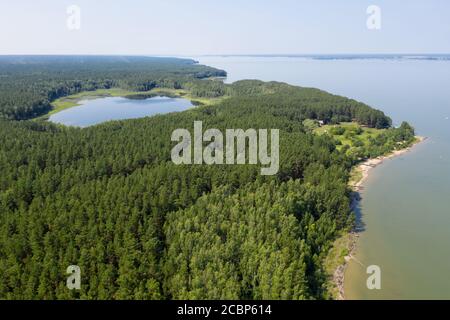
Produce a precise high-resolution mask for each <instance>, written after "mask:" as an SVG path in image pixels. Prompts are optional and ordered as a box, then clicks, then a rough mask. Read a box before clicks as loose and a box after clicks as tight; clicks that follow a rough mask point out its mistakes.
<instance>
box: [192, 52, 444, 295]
mask: <svg viewBox="0 0 450 320" xmlns="http://www.w3.org/2000/svg"><path fill="white" fill-rule="evenodd" d="M196 59H197V60H199V61H200V63H201V64H206V65H209V66H213V67H218V68H221V69H224V70H226V71H227V72H228V78H227V82H234V81H237V80H241V79H260V80H265V81H271V80H276V81H283V82H287V83H290V84H294V85H300V86H306V87H316V88H320V89H323V90H326V91H328V92H331V93H335V94H340V95H344V96H347V97H351V98H354V99H357V100H359V101H362V102H365V103H367V104H369V105H370V106H373V107H375V108H377V109H381V110H383V111H385V112H386V113H387V114H388V115H389V116H391V117H392V118H393V120H394V123H395V124H399V123H400V122H401V121H402V120H406V121H408V122H410V123H411V124H412V125H414V126H415V128H416V131H417V134H419V135H422V136H426V137H428V138H429V139H428V140H427V141H426V142H424V143H422V144H421V145H418V146H417V147H415V148H414V149H413V151H412V152H410V153H407V154H404V155H402V156H400V157H397V158H394V159H392V160H388V161H386V162H385V163H383V164H382V165H381V166H379V167H377V168H375V169H374V170H372V171H371V174H370V177H369V179H368V180H367V181H366V183H365V188H364V191H363V192H362V202H361V204H360V206H361V213H362V222H363V223H364V231H363V232H361V234H360V238H359V240H358V245H357V251H356V259H357V260H358V262H356V260H352V261H351V263H350V265H349V267H348V268H347V271H346V274H345V293H346V298H348V299H450V277H449V276H448V274H449V273H450V195H449V193H450V120H449V117H450V90H449V84H450V61H448V60H447V61H445V60H443V61H442V60H429V59H412V58H401V59H398V58H395V59H393V58H389V57H387V58H382V57H380V58H376V59H366V58H364V59H341V58H339V59H313V58H305V57H233V56H231V57H230V56H228V57H196ZM369 265H377V266H379V267H380V268H381V290H368V289H367V287H366V280H367V277H368V275H367V274H366V267H367V266H369Z"/></svg>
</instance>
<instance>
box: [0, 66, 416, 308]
mask: <svg viewBox="0 0 450 320" xmlns="http://www.w3.org/2000/svg"><path fill="white" fill-rule="evenodd" d="M4 59H6V58H4ZM8 59H9V60H7V61H6V62H5V61H2V60H1V59H0V65H1V67H0V79H3V80H1V83H0V112H1V113H2V114H3V116H4V119H0V139H1V143H0V172H1V175H0V298H2V299H75V298H81V299H220V298H222V299H327V298H331V297H330V295H329V293H328V292H327V290H326V282H327V281H328V279H327V275H326V274H325V271H324V268H323V259H324V257H325V256H326V255H327V252H328V250H329V248H330V246H331V244H332V242H333V241H334V239H335V238H336V236H337V235H338V234H339V232H340V231H342V230H345V229H348V228H350V227H352V224H353V222H354V215H353V213H352V211H351V208H350V190H349V187H348V180H349V172H350V169H351V167H352V165H354V164H355V162H356V161H358V160H359V158H360V157H361V154H358V155H353V154H351V153H350V152H348V151H349V150H347V149H344V150H343V149H342V148H339V146H338V143H337V140H336V138H335V137H334V136H333V135H328V134H322V135H318V134H315V133H314V132H313V131H311V130H309V129H308V127H307V126H306V125H305V120H307V119H316V120H322V121H324V122H325V123H330V124H333V123H339V122H341V121H352V120H353V121H357V122H358V123H360V124H361V125H365V126H368V127H373V128H385V129H386V130H384V135H383V138H380V139H384V140H380V141H379V143H380V144H382V145H385V146H388V147H387V148H378V149H374V151H373V153H377V152H378V153H379V154H382V153H384V152H386V151H389V150H387V149H392V148H395V147H396V146H398V145H399V144H400V143H403V142H404V141H405V140H410V138H411V136H414V129H413V128H412V127H410V126H409V125H407V124H404V125H402V126H401V127H400V128H397V129H396V128H391V120H390V119H389V118H388V117H387V116H385V115H384V114H383V113H382V112H381V111H377V110H374V109H372V108H370V107H368V106H366V105H364V104H362V103H359V102H356V101H354V100H351V99H347V98H344V97H339V96H335V95H331V94H328V93H326V92H323V91H320V90H317V89H309V88H300V87H294V86H289V85H286V84H282V83H275V82H270V83H264V82H260V81H240V82H236V83H234V84H231V85H227V84H224V83H222V82H220V81H216V80H201V79H202V78H205V77H209V76H217V75H223V71H220V70H216V69H213V68H208V67H204V66H200V65H197V64H193V63H192V62H190V61H186V60H179V61H178V60H170V59H169V60H165V59H161V60H158V59H156V58H151V61H139V58H135V59H137V60H136V61H134V62H133V63H130V62H129V61H123V62H120V61H117V59H118V58H117V57H116V58H114V59H112V61H109V59H110V58H105V57H103V58H94V57H92V58H90V59H88V60H90V61H89V62H86V60H84V59H86V58H83V59H81V58H72V59H70V58H55V57H53V58H50V57H45V58H34V59H29V60H27V59H25V58H24V59H25V60H26V61H22V60H21V59H19V57H14V59H13V58H8ZM11 59H12V60H11ZM48 59H49V60H48ZM52 59H56V61H54V62H51V61H53V60H52ZM59 59H61V61H60V60H59ZM67 59H68V60H69V61H67ZM79 59H81V62H80V61H79ZM124 59H125V58H124ZM144 60H145V59H144ZM12 61H13V62H12ZM135 64H136V65H135ZM141 64H143V65H141ZM150 65H151V67H150ZM145 66H148V68H147V69H146V68H145ZM5 78H8V81H7V80H5ZM75 84H77V85H75ZM91 85H92V86H91ZM108 86H109V87H111V86H117V87H122V88H125V87H128V88H132V89H134V90H136V91H146V90H148V89H151V88H153V87H168V88H177V87H179V88H183V89H186V90H189V91H190V92H191V93H192V95H193V96H198V97H224V99H222V100H220V102H218V103H216V104H213V105H203V106H202V105H201V106H198V107H196V108H193V109H190V110H188V111H185V112H180V113H172V114H166V115H158V116H154V117H148V118H142V119H136V120H127V121H114V122H108V123H104V124H100V125H96V126H92V127H88V128H84V129H80V128H74V127H64V126H57V125H54V124H51V123H47V122H44V121H36V120H25V121H17V120H19V119H27V118H31V117H33V116H36V115H39V114H42V113H43V112H45V111H48V110H49V108H50V107H51V106H50V104H49V103H50V102H51V101H52V100H53V99H55V98H56V97H59V96H63V95H67V94H70V93H72V92H78V91H82V90H91V89H95V88H102V87H108ZM58 88H59V90H60V91H59V90H58ZM194 121H203V124H204V127H205V129H206V128H219V129H222V130H223V129H225V128H242V129H247V128H255V129H258V128H268V129H270V128H275V129H280V171H279V173H278V174H277V175H276V176H261V175H260V174H259V168H258V166H254V165H235V166H230V165H228V166H227V165H214V166H206V165H192V166H190V165H189V166H188V165H182V166H176V165H174V164H173V163H172V162H171V159H170V151H171V148H172V147H173V143H172V142H171V139H170V137H171V133H172V131H173V130H174V129H176V128H192V126H193V123H194ZM310 121H311V120H310ZM373 155H374V154H371V156H373ZM69 265H78V266H80V267H81V272H82V274H81V279H82V281H81V290H79V291H78V290H73V291H71V290H68V289H67V287H66V278H67V275H66V273H65V271H66V268H67V267H68V266H69Z"/></svg>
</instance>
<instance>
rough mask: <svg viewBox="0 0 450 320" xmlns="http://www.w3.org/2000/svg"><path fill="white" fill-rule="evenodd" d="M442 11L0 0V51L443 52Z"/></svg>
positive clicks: (292, 2) (187, 1)
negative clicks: (372, 18) (374, 13)
mask: <svg viewBox="0 0 450 320" xmlns="http://www.w3.org/2000/svg"><path fill="white" fill-rule="evenodd" d="M71 5H76V6H77V7H79V8H80V10H81V14H80V18H81V20H80V22H81V24H80V27H81V28H80V29H79V30H70V29H69V28H68V27H67V20H68V18H69V14H68V13H67V9H68V7H70V6H71ZM370 5H376V6H378V7H379V8H380V9H381V29H379V30H370V29H368V28H367V25H366V22H367V19H368V17H369V15H368V14H367V12H366V10H367V8H368V7H369V6H370ZM449 15H450V2H448V1H446V0H410V1H408V3H407V4H406V3H405V2H404V1H399V0H370V1H368V0H346V1H339V2H338V1H335V0H316V1H304V0H301V1H299V0H277V1H270V0H241V1H238V0H229V1H226V2H219V1H204V0H166V1H153V0H150V1H145V0H128V1H119V0H114V1H107V0H98V1H95V2H94V1H88V0H41V1H33V0H15V1H14V2H12V1H9V2H8V3H6V1H3V2H1V3H0V39H1V46H0V54H119V55H174V56H195V55H204V54H211V55H214V54H227V55H231V54H327V53H335V54H339V53H342V54H343V53H360V54H361V53H368V54H370V53H419V54H424V53H449V52H450V41H449V39H450V24H449V23H448V22H447V21H448V16H449Z"/></svg>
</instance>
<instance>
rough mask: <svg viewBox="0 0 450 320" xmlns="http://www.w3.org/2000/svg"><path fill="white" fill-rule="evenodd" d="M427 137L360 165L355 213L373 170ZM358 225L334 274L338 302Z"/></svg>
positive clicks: (355, 241)
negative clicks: (342, 261) (364, 186)
mask: <svg viewBox="0 0 450 320" xmlns="http://www.w3.org/2000/svg"><path fill="white" fill-rule="evenodd" d="M426 139H427V138H426V137H420V136H416V141H415V142H414V143H413V144H412V145H411V146H409V147H407V148H404V149H401V150H395V151H393V152H391V153H390V154H388V155H385V156H380V157H376V158H372V159H368V160H366V161H364V162H362V163H360V164H358V165H357V166H356V167H355V169H354V170H356V171H358V172H359V174H360V175H359V177H360V178H359V179H358V181H356V182H354V183H353V184H351V187H352V189H353V193H352V198H351V208H352V210H353V211H356V210H357V208H358V205H359V202H360V201H361V196H360V192H361V191H362V189H363V185H364V182H365V181H366V180H367V178H368V177H369V173H370V171H371V169H373V168H375V167H377V166H378V165H380V164H382V163H383V162H384V161H385V160H387V159H391V158H395V157H398V156H400V155H403V154H405V153H407V152H409V151H411V149H412V148H414V147H415V146H416V145H417V144H419V143H421V142H423V141H425V140H426ZM358 227H359V226H358V225H355V227H354V229H353V230H351V231H350V232H349V234H348V235H347V236H349V237H350V241H348V247H347V252H348V254H347V255H346V256H345V257H344V263H343V264H341V265H339V266H338V267H337V268H336V270H335V272H334V274H333V283H334V285H335V286H336V287H337V289H338V297H337V299H338V300H345V292H344V281H345V278H344V277H345V270H346V268H347V266H348V263H349V261H350V260H351V259H352V258H353V255H354V253H355V251H356V243H357V241H358V237H359V232H358Z"/></svg>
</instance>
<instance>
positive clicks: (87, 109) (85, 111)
mask: <svg viewBox="0 0 450 320" xmlns="http://www.w3.org/2000/svg"><path fill="white" fill-rule="evenodd" d="M193 106H194V105H193V104H192V103H191V102H190V101H189V100H186V99H182V98H169V97H165V96H156V97H149V98H143V99H136V98H126V97H100V98H94V99H85V100H81V101H79V102H78V105H77V106H75V107H72V108H69V109H65V110H62V111H60V112H58V113H55V114H52V115H51V116H50V117H49V121H51V122H54V123H59V124H63V125H66V126H76V127H88V126H92V125H95V124H99V123H102V122H106V121H111V120H124V119H136V118H143V117H148V116H153V115H156V114H164V113H170V112H180V111H184V110H187V109H189V108H192V107H193Z"/></svg>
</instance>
